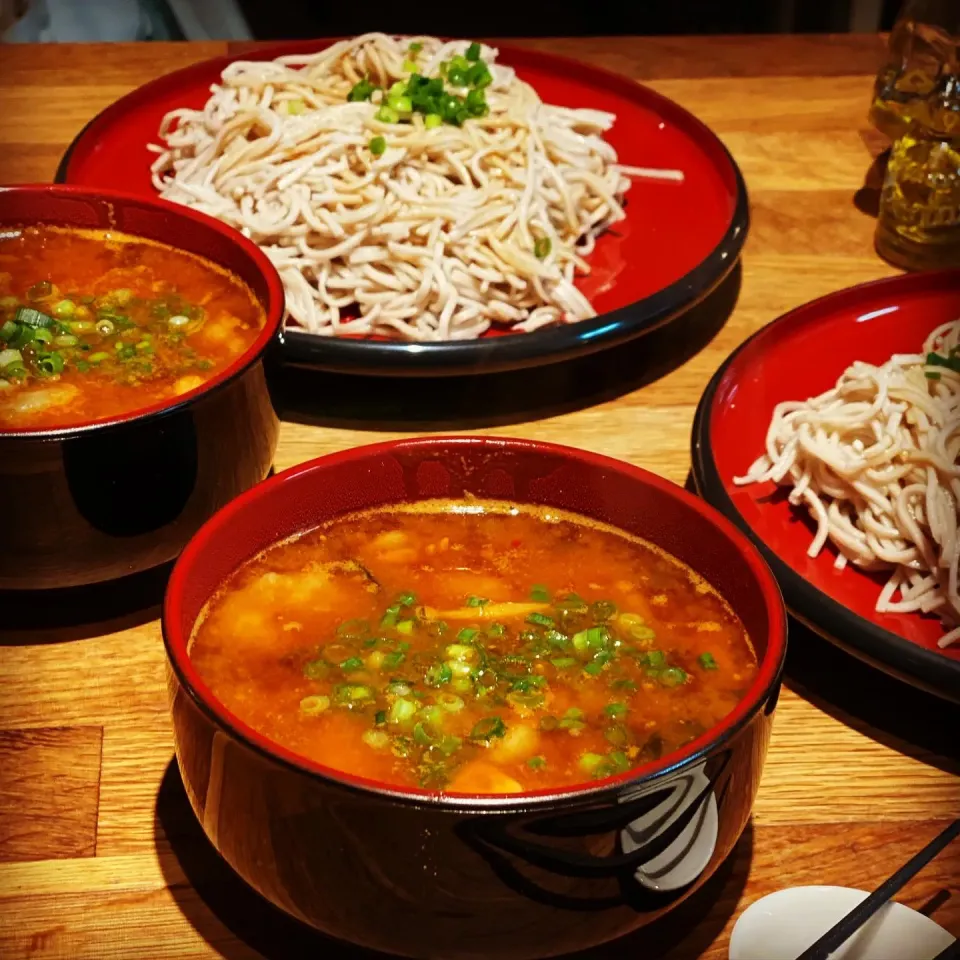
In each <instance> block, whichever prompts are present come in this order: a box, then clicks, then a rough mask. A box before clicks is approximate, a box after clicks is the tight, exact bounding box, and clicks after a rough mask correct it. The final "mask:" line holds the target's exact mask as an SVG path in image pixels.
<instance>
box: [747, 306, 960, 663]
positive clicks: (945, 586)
mask: <svg viewBox="0 0 960 960" xmlns="http://www.w3.org/2000/svg"><path fill="white" fill-rule="evenodd" d="M958 344H960V320H957V321H954V322H952V323H946V324H943V325H942V326H940V327H938V328H937V329H936V330H934V331H933V333H931V334H930V336H929V337H928V338H927V340H926V342H925V343H924V345H923V353H922V354H900V355H895V356H893V357H891V358H890V359H889V360H888V361H887V362H886V363H885V364H883V366H880V367H875V366H872V365H871V364H868V363H862V362H859V361H858V362H856V363H854V364H853V365H852V366H851V367H849V368H848V369H847V370H846V371H844V373H843V375H842V376H841V377H840V379H839V380H838V381H837V384H836V386H835V387H834V388H833V389H832V390H828V391H827V392H826V393H823V394H821V395H820V396H818V397H814V398H813V399H811V400H806V401H803V402H799V401H789V402H787V403H781V404H778V405H777V407H776V409H775V410H774V412H773V419H772V421H771V423H770V427H769V429H768V431H767V439H766V453H765V454H763V456H761V457H760V458H759V459H758V460H757V461H756V462H755V463H754V464H753V465H752V466H751V467H750V469H749V470H748V471H747V474H746V476H744V477H735V478H734V483H736V484H751V483H763V482H766V481H768V480H772V481H773V482H774V483H777V484H782V485H784V486H788V487H790V488H791V490H790V497H789V499H790V502H791V503H793V504H797V505H799V504H803V505H804V506H806V508H807V509H808V510H809V512H810V514H811V516H812V517H813V518H814V520H816V523H817V531H816V535H815V536H814V538H813V542H812V543H811V544H810V549H809V550H808V554H809V555H810V556H811V557H816V556H817V555H818V554H819V553H820V551H821V550H822V549H823V547H824V545H825V544H826V542H827V541H828V540H829V541H830V542H831V543H832V544H833V545H834V546H835V547H836V549H837V551H838V553H837V559H836V566H837V567H839V568H843V567H845V566H846V565H847V564H848V563H852V564H854V565H855V566H858V567H862V568H863V569H865V570H889V571H890V577H889V579H888V580H887V582H886V585H885V586H884V587H883V589H882V590H881V592H880V595H879V598H878V599H877V606H876V609H877V611H878V612H880V613H884V612H897V613H908V612H912V611H922V612H924V613H929V612H933V611H935V612H936V613H937V614H939V615H940V617H941V618H942V620H943V623H944V625H945V628H946V630H947V633H946V634H945V635H944V636H943V637H942V638H941V639H940V641H939V644H940V646H941V647H946V646H949V645H950V644H951V643H953V642H955V641H956V640H958V639H960V593H958V582H957V576H958V574H957V564H958V560H960V529H958V524H960V521H958V504H960V465H958V461H960V372H957V371H956V370H954V369H951V368H950V367H948V366H939V365H937V366H933V365H930V364H928V363H927V357H928V354H930V353H934V352H935V353H938V354H940V355H942V356H944V357H945V356H947V355H948V354H950V352H951V350H952V349H954V348H957V346H958ZM954 355H956V353H955V354H954Z"/></svg>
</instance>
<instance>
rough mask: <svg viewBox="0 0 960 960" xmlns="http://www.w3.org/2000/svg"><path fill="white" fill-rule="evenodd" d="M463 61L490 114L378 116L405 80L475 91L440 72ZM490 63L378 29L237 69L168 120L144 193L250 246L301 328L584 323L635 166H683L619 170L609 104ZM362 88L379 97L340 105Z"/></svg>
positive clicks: (465, 47)
mask: <svg viewBox="0 0 960 960" xmlns="http://www.w3.org/2000/svg"><path fill="white" fill-rule="evenodd" d="M471 48H472V49H471ZM468 52H469V53H470V56H471V58H472V60H473V61H474V62H480V63H483V64H485V65H486V67H487V68H488V71H489V78H487V79H486V81H485V82H486V83H487V84H488V85H487V86H485V87H484V88H483V90H482V98H481V99H482V101H483V109H484V110H485V113H484V114H483V115H476V116H471V117H470V118H469V119H466V120H465V121H463V122H462V123H460V124H459V125H458V124H456V123H448V122H443V123H438V122H437V121H438V120H439V118H438V117H435V118H434V124H435V125H430V123H428V122H426V118H425V117H424V116H422V115H420V114H418V113H416V112H414V113H412V114H409V115H408V116H403V117H401V118H400V121H399V122H388V121H387V120H385V119H384V118H383V116H384V112H383V111H382V110H381V109H380V108H381V107H382V106H383V104H384V103H386V102H387V101H386V97H387V95H388V93H389V91H390V90H391V88H394V93H396V87H397V85H398V84H399V85H402V84H403V83H405V82H408V81H409V80H410V78H411V76H412V75H413V74H417V77H418V78H420V77H423V78H434V79H438V78H442V79H443V81H444V83H445V84H446V88H447V90H449V91H452V93H454V94H458V95H460V96H461V97H464V96H467V90H466V88H465V87H463V86H462V85H458V84H457V83H456V82H451V80H453V81H456V80H458V79H459V78H458V77H454V74H453V73H452V72H450V70H449V65H450V63H451V62H452V61H454V60H455V58H458V57H460V58H463V57H464V55H465V54H467V53H468ZM496 55H497V51H496V50H494V49H491V48H489V47H486V46H481V45H479V44H472V45H471V44H469V43H468V42H467V41H457V42H451V43H443V42H441V41H440V40H437V39H435V38H432V37H408V38H402V39H401V38H396V37H390V36H386V35H384V34H379V33H371V34H367V35H365V36H361V37H358V38H356V39H354V40H349V41H342V42H339V43H336V44H334V45H333V46H331V47H328V48H327V49H325V50H323V51H322V52H320V53H317V54H314V55H310V56H286V57H280V58H278V59H276V60H273V61H264V62H249V61H238V62H236V63H232V64H231V65H230V66H228V67H227V68H226V69H225V70H224V71H223V73H222V76H221V80H220V83H218V84H216V85H214V86H213V87H212V88H211V96H210V98H209V99H208V100H207V102H206V104H205V105H204V107H203V108H202V109H201V110H188V109H178V110H173V111H171V112H170V113H168V114H167V115H166V117H165V118H164V120H163V123H162V125H161V129H160V134H159V136H160V139H161V140H162V141H163V145H162V146H156V145H151V149H152V150H154V151H156V152H158V153H159V157H158V158H157V159H156V161H155V163H154V164H153V167H152V170H153V179H154V184H155V186H156V187H157V189H158V190H159V191H160V194H161V195H162V196H163V197H165V198H166V199H168V200H172V201H175V202H178V203H182V204H186V205H188V206H191V207H194V208H196V209H198V210H202V211H204V212H205V213H208V214H212V215H213V216H215V217H217V218H219V219H220V220H223V221H225V222H226V223H229V224H231V225H232V226H234V227H236V228H237V229H239V230H240V231H242V232H243V233H244V234H245V235H246V236H248V237H250V238H251V239H252V240H254V241H255V242H256V243H257V244H259V245H260V247H261V248H262V249H263V250H264V251H265V252H266V254H267V255H268V256H269V257H270V259H271V260H272V261H273V263H274V264H275V265H276V267H277V269H278V270H279V272H280V275H281V277H282V278H283V282H284V287H285V291H286V297H287V309H288V323H292V324H293V325H295V326H299V327H302V328H304V329H306V330H307V331H310V332H312V333H316V334H321V335H332V336H336V335H345V334H353V335H356V334H380V335H386V336H389V337H394V338H406V339H413V340H463V339H471V338H475V337H478V336H480V335H481V334H482V333H483V332H484V331H486V330H487V329H488V328H489V327H490V326H491V325H498V326H500V327H503V328H507V329H512V330H516V331H530V330H535V329H537V328H539V327H543V326H546V325H549V324H556V323H562V322H574V321H577V320H582V319H584V318H587V317H591V316H594V315H595V312H594V310H593V309H592V307H591V305H590V303H589V302H588V301H587V299H586V298H585V297H584V296H583V294H582V293H581V292H580V291H579V290H578V289H577V287H576V286H575V285H574V278H575V275H577V274H579V273H584V272H587V271H588V270H589V267H588V265H587V262H586V260H585V258H586V257H587V256H588V255H589V254H590V252H591V250H592V249H593V245H594V241H595V238H596V237H597V236H598V235H599V234H600V233H601V232H602V231H603V230H604V229H605V228H606V226H607V225H608V224H610V223H612V222H614V221H617V220H621V219H623V217H624V211H623V206H622V199H623V195H624V194H625V193H626V191H627V189H628V188H629V185H630V181H629V179H628V176H630V175H647V176H653V177H658V176H659V177H662V178H664V179H682V174H681V173H680V172H678V171H669V170H667V171H663V170H642V169H637V168H628V167H624V166H621V165H619V164H618V163H617V155H616V152H615V151H614V149H613V148H612V147H611V146H610V144H609V143H607V142H606V141H605V140H604V138H603V134H604V132H605V131H607V130H609V129H610V127H611V126H612V124H613V122H614V120H615V117H614V116H613V115H612V114H610V113H602V112H599V111H597V110H590V109H569V108H566V107H559V106H551V105H549V104H545V103H543V102H542V101H541V100H540V98H539V97H538V96H537V94H536V91H535V90H533V88H532V87H530V86H529V85H528V84H526V83H524V82H522V81H520V80H519V79H518V78H517V77H516V75H515V74H514V71H513V70H512V69H510V68H508V67H505V66H501V65H498V64H497V63H496V62H495V61H496ZM358 84H360V85H361V86H362V85H364V84H369V85H370V87H371V88H375V91H376V92H374V93H373V94H372V96H371V97H370V98H369V99H350V98H351V96H352V95H353V94H354V93H355V91H356V90H357V89H358ZM474 96H475V97H477V96H478V95H477V94H474ZM391 102H392V103H393V104H394V105H396V104H397V102H398V101H397V99H394V100H392V101H391ZM480 112H481V111H478V113H480ZM380 138H382V139H380Z"/></svg>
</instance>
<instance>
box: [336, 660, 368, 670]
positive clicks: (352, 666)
mask: <svg viewBox="0 0 960 960" xmlns="http://www.w3.org/2000/svg"><path fill="white" fill-rule="evenodd" d="M340 669H341V670H345V671H347V672H348V673H350V672H352V671H354V670H362V669H363V661H362V660H361V659H360V658H359V657H348V658H347V659H346V660H344V661H342V662H341V664H340Z"/></svg>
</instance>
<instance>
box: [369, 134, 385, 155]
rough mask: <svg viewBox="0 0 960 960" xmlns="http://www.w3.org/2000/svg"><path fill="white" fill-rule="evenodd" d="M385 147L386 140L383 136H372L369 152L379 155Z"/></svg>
mask: <svg viewBox="0 0 960 960" xmlns="http://www.w3.org/2000/svg"><path fill="white" fill-rule="evenodd" d="M386 149H387V141H386V140H385V139H384V138H383V137H374V138H373V139H372V140H371V141H370V152H371V153H372V154H373V155H374V156H375V157H379V156H381V155H382V154H383V151H384V150H386Z"/></svg>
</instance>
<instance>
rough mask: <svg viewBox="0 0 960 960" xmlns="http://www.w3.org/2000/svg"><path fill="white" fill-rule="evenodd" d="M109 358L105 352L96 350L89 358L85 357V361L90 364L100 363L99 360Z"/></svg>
mask: <svg viewBox="0 0 960 960" xmlns="http://www.w3.org/2000/svg"><path fill="white" fill-rule="evenodd" d="M109 356H110V354H109V353H107V352H106V350H98V351H97V352H96V353H91V354H90V356H89V357H87V360H89V361H90V363H100V361H101V360H106V359H107V357H109Z"/></svg>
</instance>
